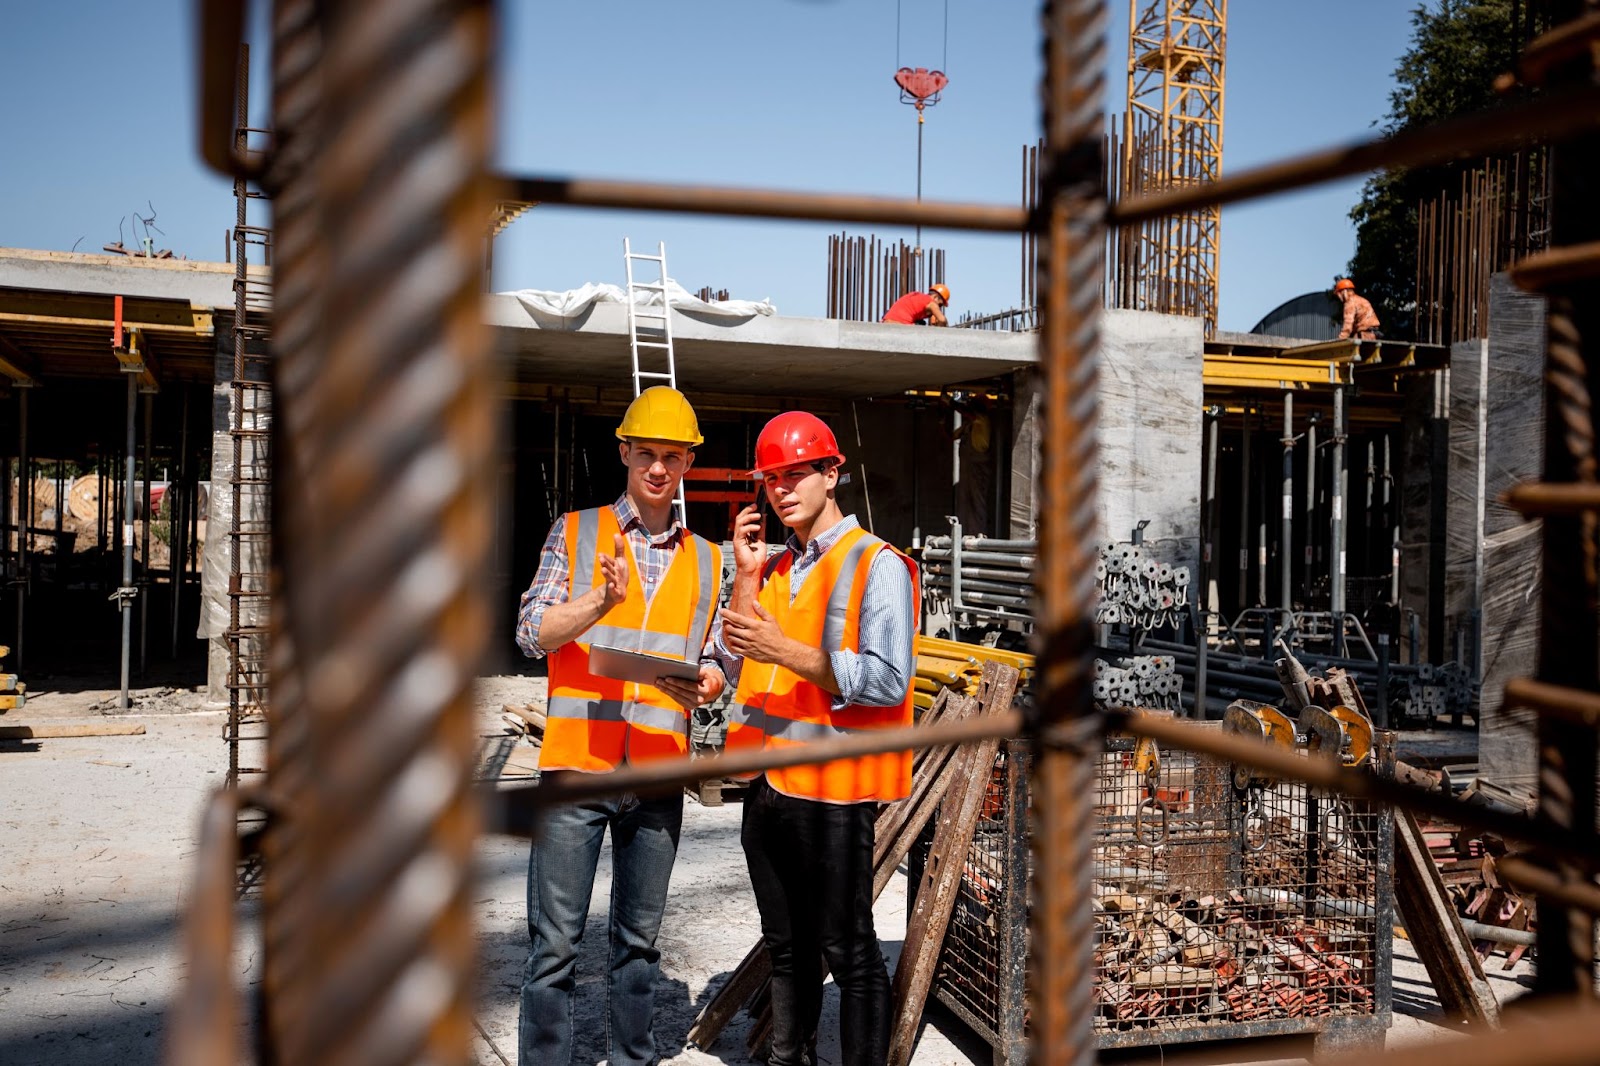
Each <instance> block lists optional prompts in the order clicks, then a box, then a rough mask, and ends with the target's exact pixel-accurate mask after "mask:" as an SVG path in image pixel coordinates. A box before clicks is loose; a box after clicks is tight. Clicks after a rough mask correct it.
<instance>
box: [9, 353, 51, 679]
mask: <svg viewBox="0 0 1600 1066" xmlns="http://www.w3.org/2000/svg"><path fill="white" fill-rule="evenodd" d="M30 391H32V390H31V388H30V387H29V386H26V385H20V384H19V386H18V388H17V576H16V585H17V646H16V648H15V649H14V651H15V653H16V658H15V659H14V660H13V662H14V663H15V666H16V672H17V673H19V674H20V673H21V672H22V662H23V659H22V652H23V639H22V637H23V628H22V624H23V617H24V615H25V614H26V613H27V600H28V527H29V526H31V525H33V478H32V476H30V474H29V471H28V393H29V392H30ZM62 502H63V501H62V498H61V497H60V496H57V497H56V514H58V515H59V514H60V513H61V505H62Z"/></svg>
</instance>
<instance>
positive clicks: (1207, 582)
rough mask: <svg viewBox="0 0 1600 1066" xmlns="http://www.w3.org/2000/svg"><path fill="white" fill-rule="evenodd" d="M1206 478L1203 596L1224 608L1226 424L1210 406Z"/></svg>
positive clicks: (1210, 608) (1213, 605)
mask: <svg viewBox="0 0 1600 1066" xmlns="http://www.w3.org/2000/svg"><path fill="white" fill-rule="evenodd" d="M1205 418H1206V477H1205V481H1203V482H1202V483H1201V486H1200V491H1201V492H1203V493H1204V494H1205V496H1204V499H1203V500H1202V502H1201V505H1200V514H1201V515H1202V516H1203V518H1204V521H1205V543H1204V545H1203V546H1202V548H1201V551H1200V574H1199V578H1200V596H1201V598H1202V602H1203V603H1204V604H1205V609H1206V610H1208V611H1216V610H1220V606H1219V605H1218V603H1217V589H1216V577H1217V574H1216V559H1215V556H1214V555H1213V552H1214V551H1215V549H1216V544H1217V517H1218V507H1217V503H1218V501H1217V445H1218V440H1219V438H1218V433H1219V429H1220V427H1221V424H1222V412H1221V410H1220V409H1218V408H1216V407H1208V408H1206V414H1205Z"/></svg>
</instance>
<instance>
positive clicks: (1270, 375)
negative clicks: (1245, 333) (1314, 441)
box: [1204, 355, 1355, 392]
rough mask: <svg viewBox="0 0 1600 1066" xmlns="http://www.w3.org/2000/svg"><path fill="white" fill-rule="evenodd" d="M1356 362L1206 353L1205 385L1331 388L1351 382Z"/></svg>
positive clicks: (1222, 386) (1262, 387) (1224, 386)
mask: <svg viewBox="0 0 1600 1066" xmlns="http://www.w3.org/2000/svg"><path fill="white" fill-rule="evenodd" d="M1354 366H1355V363H1354V362H1353V361H1352V360H1351V359H1350V358H1349V357H1348V356H1346V357H1344V358H1336V359H1273V358H1270V357H1267V356H1251V355H1208V356H1206V357H1205V370H1204V376H1205V385H1206V388H1235V389H1269V390H1272V391H1275V392H1282V391H1283V390H1285V389H1313V388H1332V387H1333V386H1335V385H1349V384H1350V383H1351V381H1352V380H1353V378H1352V374H1351V371H1352V368H1353V367H1354Z"/></svg>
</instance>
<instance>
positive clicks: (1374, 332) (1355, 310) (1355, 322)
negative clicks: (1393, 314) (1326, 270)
mask: <svg viewBox="0 0 1600 1066" xmlns="http://www.w3.org/2000/svg"><path fill="white" fill-rule="evenodd" d="M1333 295H1334V296H1335V297H1337V298H1338V300H1339V302H1340V303H1342V304H1344V325H1343V326H1342V327H1340V329H1339V339H1340V340H1343V339H1344V338H1346V337H1355V338H1357V339H1358V340H1364V341H1375V340H1377V339H1378V338H1379V337H1381V336H1383V334H1381V333H1379V332H1378V327H1379V326H1381V325H1383V323H1381V322H1379V321H1378V313H1377V312H1376V311H1374V310H1373V309H1372V301H1370V300H1368V299H1367V298H1366V297H1365V296H1358V295H1356V283H1355V282H1353V281H1351V280H1350V279H1349V278H1340V279H1339V281H1338V283H1337V284H1335V285H1334V287H1333Z"/></svg>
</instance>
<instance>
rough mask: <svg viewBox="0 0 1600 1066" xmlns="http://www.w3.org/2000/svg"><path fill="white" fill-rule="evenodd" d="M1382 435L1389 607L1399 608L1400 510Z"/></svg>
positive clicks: (1387, 439) (1387, 446)
mask: <svg viewBox="0 0 1600 1066" xmlns="http://www.w3.org/2000/svg"><path fill="white" fill-rule="evenodd" d="M1392 437H1393V435H1392V434H1389V433H1385V434H1384V435H1383V518H1384V521H1385V522H1386V523H1388V526H1389V606H1390V607H1392V608H1394V609H1395V610H1399V608H1400V508H1399V506H1398V505H1397V503H1398V501H1396V500H1395V497H1394V467H1393V466H1392V465H1391V464H1392V458H1391V447H1390V441H1391V440H1392Z"/></svg>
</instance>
